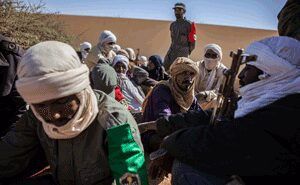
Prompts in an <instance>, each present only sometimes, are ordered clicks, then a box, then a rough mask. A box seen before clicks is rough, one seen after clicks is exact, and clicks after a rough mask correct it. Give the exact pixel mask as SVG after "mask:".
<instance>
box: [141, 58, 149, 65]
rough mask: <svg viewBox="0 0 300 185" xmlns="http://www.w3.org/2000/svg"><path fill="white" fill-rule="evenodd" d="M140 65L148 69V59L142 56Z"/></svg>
mask: <svg viewBox="0 0 300 185" xmlns="http://www.w3.org/2000/svg"><path fill="white" fill-rule="evenodd" d="M140 64H141V65H142V66H144V67H147V65H148V59H147V57H146V56H141V57H140Z"/></svg>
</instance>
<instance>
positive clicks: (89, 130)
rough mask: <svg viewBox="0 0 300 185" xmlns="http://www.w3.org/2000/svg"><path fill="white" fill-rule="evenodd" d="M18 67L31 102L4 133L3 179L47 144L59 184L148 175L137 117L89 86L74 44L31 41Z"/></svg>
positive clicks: (19, 169)
mask: <svg viewBox="0 0 300 185" xmlns="http://www.w3.org/2000/svg"><path fill="white" fill-rule="evenodd" d="M17 74H18V80H17V82H16V88H17V90H18V92H19V93H20V95H21V96H22V97H23V98H24V100H25V101H26V102H27V103H28V104H29V105H30V110H28V111H27V112H26V113H25V114H24V115H23V117H22V118H21V119H20V121H19V122H18V123H17V124H16V127H15V128H14V129H13V130H11V131H10V132H9V133H8V134H7V135H6V136H4V137H3V138H1V140H0V180H1V179H3V178H6V177H14V176H16V175H17V174H18V173H20V172H22V171H23V170H24V169H25V168H26V167H27V166H28V165H29V164H28V163H29V161H30V160H31V159H32V158H34V157H35V155H36V151H37V149H38V148H40V147H42V149H43V150H44V152H45V154H46V157H47V161H48V163H49V165H50V170H51V172H52V173H51V175H52V176H53V179H54V181H55V182H56V183H58V184H62V185H64V184H112V183H113V181H114V180H115V181H116V182H117V184H120V183H121V182H125V181H126V179H127V178H128V177H130V178H132V179H134V181H135V182H143V184H144V183H145V184H146V183H147V175H146V172H145V160H144V153H143V147H142V144H141V141H140V137H139V132H138V128H137V124H136V122H135V120H134V118H133V117H132V116H131V114H130V113H129V112H128V111H127V110H126V109H125V108H124V107H123V106H122V105H121V104H119V103H117V102H116V101H115V100H114V99H113V98H112V97H110V96H108V95H106V94H105V93H103V92H101V91H93V90H92V89H91V87H90V81H89V69H88V67H87V66H86V65H85V64H82V63H81V62H80V60H79V58H78V56H77V54H76V52H75V50H74V49H73V48H72V47H71V46H69V45H67V44H65V43H61V42H57V41H46V42H41V43H39V44H36V45H34V46H32V47H31V48H29V49H28V50H27V51H26V53H25V54H24V56H23V57H22V61H21V62H20V65H19V66H18V70H17ZM129 145H130V147H128V146H129ZM123 147H126V150H124V149H123Z"/></svg>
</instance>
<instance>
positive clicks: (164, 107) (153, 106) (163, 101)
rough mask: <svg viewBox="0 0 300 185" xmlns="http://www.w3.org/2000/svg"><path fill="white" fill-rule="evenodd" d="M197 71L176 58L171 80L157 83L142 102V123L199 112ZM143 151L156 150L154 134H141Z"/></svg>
mask: <svg viewBox="0 0 300 185" xmlns="http://www.w3.org/2000/svg"><path fill="white" fill-rule="evenodd" d="M198 72H199V70H198V67H197V65H196V63H195V62H194V61H192V60H190V59H188V58H185V57H178V58H177V59H176V60H175V61H174V63H173V64H172V65H171V67H170V73H171V78H170V79H169V80H168V81H161V82H159V83H158V84H157V85H156V86H155V87H154V88H153V89H152V91H151V92H150V93H149V95H148V96H147V98H146V99H145V101H144V108H143V118H142V120H143V122H147V121H153V120H156V119H158V118H159V117H162V116H168V115H171V114H176V113H180V112H187V111H189V110H200V107H199V105H198V104H197V100H196V97H195V95H194V85H195V78H196V76H197V74H198ZM142 141H143V144H144V147H145V150H146V151H148V152H151V151H153V150H156V149H157V148H158V145H159V143H160V141H161V138H157V134H156V133H155V132H152V131H149V132H146V133H144V134H142Z"/></svg>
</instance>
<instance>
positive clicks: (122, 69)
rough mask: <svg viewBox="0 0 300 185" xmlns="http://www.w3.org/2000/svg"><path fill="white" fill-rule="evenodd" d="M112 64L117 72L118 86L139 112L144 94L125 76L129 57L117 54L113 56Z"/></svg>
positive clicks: (133, 107) (130, 104)
mask: <svg viewBox="0 0 300 185" xmlns="http://www.w3.org/2000/svg"><path fill="white" fill-rule="evenodd" d="M112 65H113V67H114V68H115V70H116V72H117V75H118V85H119V86H120V88H121V90H122V93H123V94H124V96H125V99H126V101H127V102H128V104H129V106H130V107H131V108H132V109H133V110H135V111H138V112H140V111H141V110H142V104H143V101H144V95H143V94H141V93H140V92H139V91H138V89H137V87H135V86H134V85H133V83H132V82H131V80H130V79H129V78H128V76H127V71H128V66H129V59H128V58H127V57H125V56H123V55H117V56H115V58H114V60H113V64H112Z"/></svg>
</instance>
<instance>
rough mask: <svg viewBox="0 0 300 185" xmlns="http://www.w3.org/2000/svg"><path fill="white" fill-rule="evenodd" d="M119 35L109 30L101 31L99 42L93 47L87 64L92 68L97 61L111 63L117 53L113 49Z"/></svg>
mask: <svg viewBox="0 0 300 185" xmlns="http://www.w3.org/2000/svg"><path fill="white" fill-rule="evenodd" d="M116 42H117V37H116V36H115V34H114V33H113V32H111V31H109V30H104V31H103V32H101V34H100V36H99V40H98V44H97V45H96V46H95V47H93V48H92V50H91V52H90V54H89V56H88V58H87V65H88V66H89V67H90V68H92V67H94V66H95V65H96V64H97V63H107V64H109V65H111V63H112V61H113V59H114V57H115V56H116V53H115V52H114V51H113V49H114V46H115V45H116Z"/></svg>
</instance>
